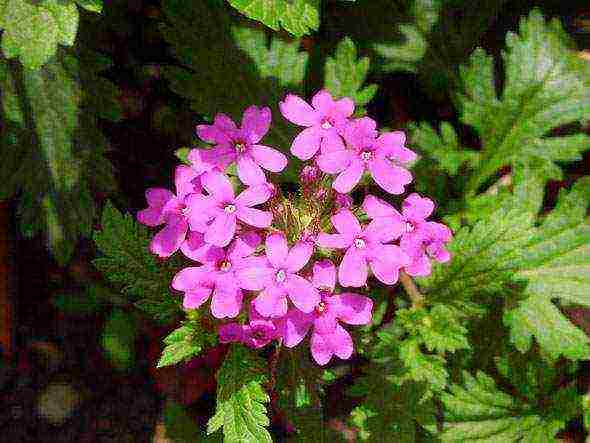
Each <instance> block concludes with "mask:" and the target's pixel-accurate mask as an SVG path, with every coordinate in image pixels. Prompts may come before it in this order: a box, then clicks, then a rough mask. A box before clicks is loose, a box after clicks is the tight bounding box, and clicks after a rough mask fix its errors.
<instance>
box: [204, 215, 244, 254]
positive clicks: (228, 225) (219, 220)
mask: <svg viewBox="0 0 590 443" xmlns="http://www.w3.org/2000/svg"><path fill="white" fill-rule="evenodd" d="M236 224H237V223H236V214H228V213H227V212H225V211H222V212H219V214H218V215H217V216H216V217H215V218H214V219H213V222H212V223H211V224H210V225H209V227H208V228H207V232H205V241H206V242H207V243H211V244H212V245H215V246H219V247H221V248H224V247H226V246H227V245H228V244H229V242H230V241H231V240H232V238H234V235H235V233H236Z"/></svg>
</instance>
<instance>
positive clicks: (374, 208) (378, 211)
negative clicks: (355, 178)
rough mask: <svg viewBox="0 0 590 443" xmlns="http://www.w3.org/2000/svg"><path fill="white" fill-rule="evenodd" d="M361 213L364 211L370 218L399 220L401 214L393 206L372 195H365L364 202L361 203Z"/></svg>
mask: <svg viewBox="0 0 590 443" xmlns="http://www.w3.org/2000/svg"><path fill="white" fill-rule="evenodd" d="M363 211H365V212H366V213H367V215H368V216H369V217H370V218H377V217H398V218H399V219H401V214H400V213H399V212H398V211H397V210H396V209H395V208H394V207H393V206H391V205H390V204H389V203H387V202H385V201H383V200H381V199H380V198H377V197H375V196H374V195H367V196H366V197H365V201H363Z"/></svg>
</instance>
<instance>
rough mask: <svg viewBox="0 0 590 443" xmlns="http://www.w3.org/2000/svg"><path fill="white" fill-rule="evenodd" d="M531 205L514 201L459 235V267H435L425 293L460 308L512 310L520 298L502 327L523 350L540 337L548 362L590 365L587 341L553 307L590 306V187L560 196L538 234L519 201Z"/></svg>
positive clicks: (580, 185) (587, 182)
mask: <svg viewBox="0 0 590 443" xmlns="http://www.w3.org/2000/svg"><path fill="white" fill-rule="evenodd" d="M526 197H527V194H526V193H523V194H522V195H521V196H518V195H515V196H513V198H512V199H510V200H508V201H507V202H505V204H504V206H503V207H502V208H500V209H498V210H497V211H495V212H494V213H492V214H491V215H489V216H488V217H485V218H484V219H482V220H480V221H479V222H477V223H476V224H475V226H473V228H471V229H469V228H464V229H462V230H460V231H459V232H458V233H457V235H456V236H455V239H454V240H453V242H452V244H451V246H450V249H451V251H452V252H453V254H454V259H453V261H452V262H451V263H450V265H437V266H435V269H434V272H433V275H432V276H431V278H429V279H423V280H421V285H422V287H423V288H425V289H427V290H428V292H429V294H428V298H429V299H430V300H432V301H434V300H439V301H440V300H447V301H448V302H451V303H454V304H455V303H456V304H455V306H457V307H458V308H460V307H461V306H460V305H461V303H462V302H463V301H465V300H470V299H474V298H475V299H481V300H484V299H486V298H488V297H490V296H498V294H502V295H503V296H504V297H505V298H506V299H507V300H509V301H511V302H512V307H514V306H515V304H516V303H514V297H516V298H517V299H518V298H521V299H522V301H521V304H520V305H518V306H516V307H514V310H512V311H508V313H507V314H506V316H505V319H504V321H505V323H506V324H507V325H508V326H509V327H511V328H512V335H511V338H512V341H513V342H514V343H515V345H516V346H517V347H518V349H519V350H521V351H524V350H526V349H528V347H529V346H530V343H531V337H532V336H536V337H537V339H538V341H539V344H540V345H541V347H542V348H543V350H544V351H545V352H546V353H547V354H548V355H551V356H554V357H557V356H559V355H561V354H563V355H565V356H566V357H568V358H571V359H580V358H584V356H588V350H589V348H588V343H589V339H588V337H586V336H585V334H583V333H581V331H577V330H576V327H575V326H574V325H572V324H571V323H569V320H567V319H566V318H565V317H564V316H563V315H562V314H561V313H560V312H559V310H558V309H557V308H556V307H555V306H553V305H552V300H553V299H560V300H561V303H568V304H577V305H583V306H590V299H589V298H588V294H590V277H589V276H590V255H589V254H588V251H590V225H589V224H588V222H587V220H586V219H585V214H586V209H587V207H588V204H589V201H590V179H588V178H583V179H581V180H579V181H578V182H577V183H575V185H574V186H573V187H572V189H571V190H570V191H564V192H562V193H561V194H560V198H559V200H558V204H557V206H556V208H555V209H554V210H553V211H551V212H550V213H549V214H548V215H547V216H546V217H545V218H544V221H543V223H542V224H541V225H540V226H535V213H534V212H531V211H530V208H529V207H527V205H530V203H529V202H527V201H524V202H523V201H521V199H526ZM529 198H530V195H529ZM535 206H536V205H535Z"/></svg>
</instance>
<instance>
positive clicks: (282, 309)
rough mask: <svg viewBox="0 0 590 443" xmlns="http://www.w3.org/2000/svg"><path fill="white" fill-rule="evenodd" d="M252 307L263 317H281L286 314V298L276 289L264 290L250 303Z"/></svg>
mask: <svg viewBox="0 0 590 443" xmlns="http://www.w3.org/2000/svg"><path fill="white" fill-rule="evenodd" d="M252 305H253V306H254V308H255V309H256V310H257V311H258V313H259V314H260V315H262V316H263V317H274V318H278V317H283V316H284V315H285V314H286V313H287V298H286V297H285V294H284V293H282V292H281V291H280V290H277V289H276V288H266V289H265V290H264V291H262V292H261V293H260V294H259V295H258V297H256V298H255V299H254V300H253V301H252Z"/></svg>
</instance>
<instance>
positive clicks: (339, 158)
mask: <svg viewBox="0 0 590 443" xmlns="http://www.w3.org/2000/svg"><path fill="white" fill-rule="evenodd" d="M351 159H352V153H351V152H350V151H347V150H341V151H331V152H328V153H326V154H320V155H319V156H318V158H317V159H316V164H317V165H318V167H319V168H320V169H321V170H322V171H323V172H325V173H327V174H336V173H338V172H341V171H343V170H345V169H346V168H348V167H349V166H350V162H351Z"/></svg>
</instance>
